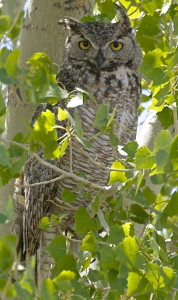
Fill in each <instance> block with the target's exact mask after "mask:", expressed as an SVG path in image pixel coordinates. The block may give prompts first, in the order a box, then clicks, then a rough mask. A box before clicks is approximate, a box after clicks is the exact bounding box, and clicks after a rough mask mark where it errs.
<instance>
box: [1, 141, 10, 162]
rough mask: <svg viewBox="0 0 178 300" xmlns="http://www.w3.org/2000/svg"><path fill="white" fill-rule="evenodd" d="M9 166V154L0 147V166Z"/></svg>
mask: <svg viewBox="0 0 178 300" xmlns="http://www.w3.org/2000/svg"><path fill="white" fill-rule="evenodd" d="M9 164H10V161H9V152H8V150H7V149H6V148H5V147H4V146H2V145H0V165H1V166H9Z"/></svg>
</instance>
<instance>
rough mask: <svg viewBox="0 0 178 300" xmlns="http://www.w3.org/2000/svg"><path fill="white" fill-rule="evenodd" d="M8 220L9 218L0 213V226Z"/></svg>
mask: <svg viewBox="0 0 178 300" xmlns="http://www.w3.org/2000/svg"><path fill="white" fill-rule="evenodd" d="M7 220H8V217H7V216H6V215H5V214H3V213H1V212H0V224H4V223H5V222H6V221H7Z"/></svg>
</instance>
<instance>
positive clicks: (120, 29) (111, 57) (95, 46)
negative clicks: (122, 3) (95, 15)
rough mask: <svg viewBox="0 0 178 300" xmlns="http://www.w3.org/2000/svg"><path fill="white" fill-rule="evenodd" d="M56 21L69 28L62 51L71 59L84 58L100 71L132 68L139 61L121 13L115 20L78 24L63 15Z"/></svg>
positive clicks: (78, 22) (139, 52)
mask: <svg viewBox="0 0 178 300" xmlns="http://www.w3.org/2000/svg"><path fill="white" fill-rule="evenodd" d="M58 24H60V25H63V26H64V28H65V29H67V30H68V31H69V36H68V38H67V40H66V52H67V57H68V58H70V59H72V60H75V61H76V60H80V61H83V62H84V61H85V62H87V63H90V65H93V67H95V68H99V69H101V70H111V69H115V68H117V67H118V66H123V65H124V66H127V67H129V68H131V69H134V70H136V69H138V67H139V66H140V64H141V60H142V54H141V49H140V47H139V45H138V44H137V41H136V40H135V38H134V34H133V32H132V28H131V26H130V21H129V19H128V17H127V16H126V14H124V13H123V14H122V17H121V19H120V21H119V22H117V23H100V22H85V23H82V22H80V21H78V20H75V19H73V18H66V19H63V20H60V21H59V22H58Z"/></svg>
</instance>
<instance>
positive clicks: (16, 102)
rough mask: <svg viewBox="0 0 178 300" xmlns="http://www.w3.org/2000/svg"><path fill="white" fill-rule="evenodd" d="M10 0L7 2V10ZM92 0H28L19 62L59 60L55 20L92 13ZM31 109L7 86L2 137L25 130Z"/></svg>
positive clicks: (5, 193) (60, 36) (1, 195)
mask: <svg viewBox="0 0 178 300" xmlns="http://www.w3.org/2000/svg"><path fill="white" fill-rule="evenodd" d="M17 1H18V3H19V5H20V3H22V2H23V0H17ZM11 2H12V0H10V1H7V5H6V9H7V12H8V8H9V7H10V6H9V5H10V3H11ZM14 2H15V1H14ZM8 3H9V4H8ZM93 3H94V0H71V1H66V0H30V2H29V6H28V10H27V15H26V20H25V23H24V25H23V28H22V32H21V36H20V49H21V57H20V64H21V65H22V66H25V65H26V62H27V61H28V59H29V58H30V57H31V55H32V54H33V53H34V52H45V53H46V54H47V55H48V56H49V57H50V59H51V61H52V62H54V63H60V61H61V58H62V52H63V47H64V41H65V31H64V30H62V29H61V28H60V27H59V26H58V24H57V21H58V20H59V19H61V18H64V17H65V16H71V17H74V18H79V19H80V18H81V17H82V16H84V15H88V14H92V9H93ZM34 109H35V105H34V104H29V103H26V102H25V101H24V99H23V97H22V99H21V97H19V95H18V94H17V92H16V89H15V88H14V87H11V88H10V89H9V100H8V108H7V116H6V131H5V133H4V138H6V139H12V138H13V137H14V135H15V134H17V133H18V132H22V133H23V134H24V133H25V130H26V126H25V120H30V118H31V116H32V114H33V112H34ZM13 190H14V189H13V184H11V185H7V186H5V187H4V188H2V189H1V191H0V199H1V201H2V203H4V204H5V203H7V200H8V197H9V196H11V195H12V193H13ZM3 228H4V227H3ZM8 230H9V227H8V228H7V231H8ZM5 231H6V229H5V230H3V233H5Z"/></svg>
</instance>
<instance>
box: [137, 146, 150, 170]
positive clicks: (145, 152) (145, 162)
mask: <svg viewBox="0 0 178 300" xmlns="http://www.w3.org/2000/svg"><path fill="white" fill-rule="evenodd" d="M135 164H136V168H137V169H142V168H143V169H151V168H152V167H153V164H154V159H153V157H152V153H151V151H150V150H149V149H148V148H147V147H146V146H143V147H140V148H138V150H137V153H136V156H135Z"/></svg>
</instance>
